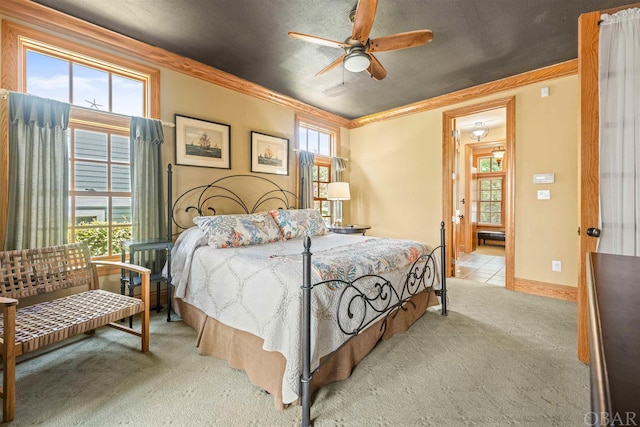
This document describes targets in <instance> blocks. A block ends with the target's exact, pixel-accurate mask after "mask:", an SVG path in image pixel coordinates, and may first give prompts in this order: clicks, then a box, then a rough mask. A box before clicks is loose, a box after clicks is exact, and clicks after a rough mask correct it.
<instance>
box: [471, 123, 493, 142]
mask: <svg viewBox="0 0 640 427" xmlns="http://www.w3.org/2000/svg"><path fill="white" fill-rule="evenodd" d="M488 134H489V128H488V127H486V126H483V124H482V122H476V124H475V125H473V128H472V129H471V131H469V136H470V137H471V139H475V140H476V141H480V140H481V139H482V138H484V137H485V136H487V135H488Z"/></svg>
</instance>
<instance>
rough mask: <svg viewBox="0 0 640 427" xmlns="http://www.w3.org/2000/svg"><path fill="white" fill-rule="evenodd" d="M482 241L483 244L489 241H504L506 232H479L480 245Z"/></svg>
mask: <svg viewBox="0 0 640 427" xmlns="http://www.w3.org/2000/svg"><path fill="white" fill-rule="evenodd" d="M481 240H482V243H483V244H486V243H487V240H501V241H503V242H504V241H505V240H504V231H492V230H479V231H478V245H480V241H481Z"/></svg>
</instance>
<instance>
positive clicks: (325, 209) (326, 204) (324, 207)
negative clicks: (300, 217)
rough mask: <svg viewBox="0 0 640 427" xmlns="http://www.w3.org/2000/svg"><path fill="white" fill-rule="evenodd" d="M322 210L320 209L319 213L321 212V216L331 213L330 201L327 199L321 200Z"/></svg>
mask: <svg viewBox="0 0 640 427" xmlns="http://www.w3.org/2000/svg"><path fill="white" fill-rule="evenodd" d="M321 204H322V210H321V211H320V213H321V214H322V216H330V215H331V203H330V202H329V201H328V200H327V201H322V202H321Z"/></svg>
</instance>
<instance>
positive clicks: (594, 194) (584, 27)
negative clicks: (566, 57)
mask: <svg viewBox="0 0 640 427" xmlns="http://www.w3.org/2000/svg"><path fill="white" fill-rule="evenodd" d="M634 7H640V3H635V4H628V5H626V6H620V7H615V8H612V9H606V10H600V11H595V12H589V13H583V14H582V15H580V16H579V18H578V78H579V85H580V89H579V92H580V140H579V156H580V163H579V165H580V188H579V191H578V201H579V205H580V213H579V216H580V219H579V229H578V231H579V239H578V240H579V243H578V245H579V256H580V259H579V263H580V268H579V270H578V301H577V302H578V360H580V361H581V362H584V363H589V359H590V358H589V325H588V322H589V315H588V301H587V299H588V298H587V255H588V254H589V252H595V251H596V245H597V240H596V239H594V238H593V237H589V236H587V235H586V231H587V229H588V228H589V227H598V224H599V218H600V212H599V210H600V187H599V181H600V177H599V174H600V167H599V164H600V154H599V147H600V136H599V132H600V110H599V102H600V97H599V93H598V55H599V52H598V46H599V41H600V16H601V15H602V14H603V13H609V14H611V13H615V12H618V11H620V10H624V9H629V8H634Z"/></svg>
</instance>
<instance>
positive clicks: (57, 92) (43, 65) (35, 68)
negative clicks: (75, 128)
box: [27, 50, 69, 102]
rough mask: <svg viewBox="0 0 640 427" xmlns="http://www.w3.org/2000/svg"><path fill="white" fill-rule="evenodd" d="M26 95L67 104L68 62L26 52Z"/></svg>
mask: <svg viewBox="0 0 640 427" xmlns="http://www.w3.org/2000/svg"><path fill="white" fill-rule="evenodd" d="M27 93H30V94H32V95H36V96H41V97H43V98H49V99H55V100H56V101H62V102H69V61H65V60H62V59H58V58H54V57H51V56H48V55H43V54H41V53H37V52H33V51H30V50H28V51H27Z"/></svg>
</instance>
